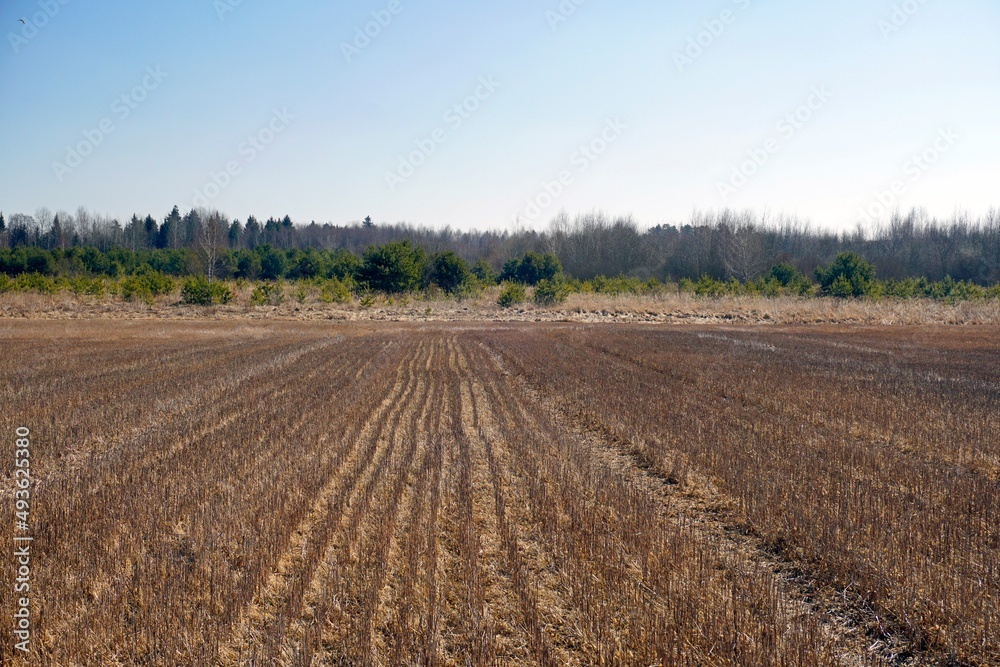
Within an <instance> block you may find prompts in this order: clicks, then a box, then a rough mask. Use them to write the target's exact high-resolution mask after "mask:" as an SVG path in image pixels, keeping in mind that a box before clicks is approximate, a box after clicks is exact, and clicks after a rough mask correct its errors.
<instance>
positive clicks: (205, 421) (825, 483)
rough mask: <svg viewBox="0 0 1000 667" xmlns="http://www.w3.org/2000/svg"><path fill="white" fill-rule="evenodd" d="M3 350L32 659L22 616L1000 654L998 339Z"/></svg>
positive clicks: (154, 628) (171, 339)
mask: <svg viewBox="0 0 1000 667" xmlns="http://www.w3.org/2000/svg"><path fill="white" fill-rule="evenodd" d="M0 344H2V345H3V349H4V358H5V363H4V364H3V365H2V367H0V376H2V379H3V383H2V385H0V401H2V404H3V406H4V409H3V412H2V415H0V432H2V433H4V434H5V436H4V437H5V439H6V440H7V441H9V442H10V443H12V442H13V439H14V432H15V429H16V428H17V427H19V426H26V427H28V428H30V430H31V440H32V445H31V446H32V464H31V465H32V468H31V469H32V474H33V476H34V479H35V485H34V487H33V488H32V510H31V517H30V525H31V529H32V534H33V537H34V542H33V545H32V549H33V560H32V571H31V577H32V579H31V591H32V593H31V594H32V614H33V626H32V627H33V632H34V635H33V640H32V645H31V646H32V654H31V656H30V658H29V659H24V658H23V657H22V656H19V655H15V651H13V649H12V646H13V644H14V641H15V640H14V638H13V636H12V627H11V624H10V623H9V622H2V623H0V656H2V659H3V662H4V663H10V664H39V665H219V666H231V667H236V666H243V665H287V666H299V665H402V664H421V665H442V666H445V665H456V666H457V665H789V666H791V665H817V666H818V665H824V666H826V665H830V666H833V665H845V666H847V665H935V664H952V665H987V664H1000V329H998V328H997V327H995V326H990V325H984V326H975V327H926V326H925V327H903V326H897V327H846V326H828V327H819V326H814V327H791V326H787V327H785V326H768V327H750V326H744V327H725V326H719V325H705V326H696V325H692V326H685V327H673V328H668V327H663V326H648V325H647V326H640V325H602V324H581V323H563V324H560V323H537V324H531V323H514V322H508V323H491V324H485V323H475V322H465V323H458V322H454V323H423V324H421V323H411V324H404V323H372V322H356V323H351V324H335V323H312V322H279V321H270V322H249V321H241V320H237V319H232V320H225V321H221V322H210V321H167V320H121V321H93V320H79V321H77V320H72V321H61V322H54V321H41V320H25V321H11V320H4V321H0ZM8 449H9V448H8ZM2 470H3V472H2V476H0V502H2V506H3V507H4V508H5V509H4V510H3V511H4V513H5V514H7V515H8V516H10V512H8V510H7V509H6V508H9V507H12V506H13V495H14V477H13V475H12V472H11V467H10V466H9V465H8V464H4V466H3V469H2ZM13 532H14V525H13V523H12V522H11V521H9V520H8V521H4V522H0V541H2V543H3V544H4V545H9V544H12V538H13ZM4 553H5V554H6V553H8V551H7V549H6V547H5V549H4ZM6 560H7V561H8V562H5V563H4V566H3V568H2V570H0V571H2V572H3V574H2V576H0V590H2V591H3V593H2V594H0V601H2V605H0V606H2V616H3V617H4V618H6V619H10V618H11V617H12V614H13V610H14V604H15V603H14V600H13V594H12V593H10V592H9V591H12V590H13V585H14V582H13V572H14V570H13V568H12V567H11V566H10V563H12V562H13V558H12V557H10V556H6Z"/></svg>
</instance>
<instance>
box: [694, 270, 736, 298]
mask: <svg viewBox="0 0 1000 667" xmlns="http://www.w3.org/2000/svg"><path fill="white" fill-rule="evenodd" d="M728 291H729V290H728V287H727V286H726V283H724V282H722V281H721V280H716V279H715V278H713V277H712V276H709V275H703V276H702V277H701V278H699V279H698V282H697V283H694V293H695V294H697V295H698V296H723V295H725V294H726V293H727V292H728Z"/></svg>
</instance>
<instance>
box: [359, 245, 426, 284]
mask: <svg viewBox="0 0 1000 667" xmlns="http://www.w3.org/2000/svg"><path fill="white" fill-rule="evenodd" d="M426 262H427V257H426V255H425V254H424V251H423V249H421V248H418V247H415V246H413V245H412V244H411V243H410V242H409V241H390V242H389V243H386V244H385V245H380V246H371V247H369V248H368V249H367V250H365V257H364V264H363V265H362V267H361V271H360V274H359V275H360V278H361V282H363V283H364V284H365V285H367V286H368V289H370V290H372V291H375V292H382V293H384V294H402V293H404V292H412V291H414V290H416V289H417V288H418V287H419V286H420V278H421V277H422V276H423V274H424V265H425V264H426Z"/></svg>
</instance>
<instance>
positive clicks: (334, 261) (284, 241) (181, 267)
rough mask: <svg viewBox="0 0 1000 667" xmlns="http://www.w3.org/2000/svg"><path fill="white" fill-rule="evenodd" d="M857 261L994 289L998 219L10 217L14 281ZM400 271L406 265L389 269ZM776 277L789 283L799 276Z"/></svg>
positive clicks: (999, 267)
mask: <svg viewBox="0 0 1000 667" xmlns="http://www.w3.org/2000/svg"><path fill="white" fill-rule="evenodd" d="M846 253H851V254H852V255H854V256H857V257H858V258H859V259H860V260H863V262H864V263H866V264H868V265H870V266H871V267H872V271H873V272H872V273H871V275H870V276H868V278H870V279H874V278H875V277H876V276H877V277H878V279H880V280H882V281H888V282H887V284H889V285H893V284H896V283H900V284H907V285H910V286H911V287H912V289H910V290H909V291H914V290H916V291H918V292H919V291H923V292H928V294H927V295H931V294H930V292H931V291H933V290H932V289H931V288H929V287H926V286H928V285H931V284H933V283H941V282H942V281H943V282H944V283H945V284H955V283H961V284H967V285H976V286H984V287H985V286H990V285H996V284H997V283H1000V212H998V211H996V210H991V211H989V212H988V213H987V214H985V215H983V216H979V217H972V216H969V215H966V214H956V215H954V216H953V217H952V218H950V219H946V220H941V219H937V218H932V217H930V216H928V215H927V214H926V212H923V211H921V210H913V211H910V212H909V213H907V214H901V213H897V214H895V215H893V216H892V217H891V219H890V220H889V221H887V222H885V223H884V224H880V225H876V226H870V227H863V226H858V227H856V228H855V229H853V230H852V231H849V232H842V233H839V234H838V233H835V232H833V231H830V230H824V229H820V228H816V227H814V226H811V225H810V224H808V223H807V222H802V221H800V220H797V219H795V218H789V217H776V218H775V217H771V216H769V215H768V214H766V213H755V212H753V211H745V212H734V211H722V212H717V213H704V214H701V213H696V214H693V215H692V217H691V219H690V220H688V221H687V222H686V223H684V224H681V225H674V224H661V225H657V226H654V227H651V228H648V229H643V228H642V227H641V226H640V225H639V224H638V223H637V222H636V221H635V220H634V219H633V218H631V217H627V216H626V217H612V216H609V215H607V214H604V213H600V212H592V213H588V214H582V215H578V216H576V217H575V218H570V217H569V216H568V215H567V214H565V213H561V214H560V215H559V216H557V217H556V218H555V219H554V220H552V222H551V223H550V224H549V225H548V227H547V228H546V229H544V230H536V229H520V228H516V229H511V230H504V231H476V230H455V229H451V228H448V227H445V228H442V229H435V228H431V227H426V226H415V225H411V224H406V223H394V224H390V223H375V222H373V221H372V218H371V217H366V218H365V219H364V220H363V221H360V222H354V223H349V224H344V225H334V224H330V223H325V224H318V223H316V222H309V223H307V224H303V223H299V222H296V221H293V220H292V219H291V218H290V217H289V216H287V215H285V216H283V217H280V218H279V217H270V218H268V219H267V220H266V221H264V222H261V221H259V220H258V219H257V218H256V217H254V216H250V217H249V218H247V219H246V220H245V221H241V220H238V219H229V218H228V217H227V216H226V215H225V214H223V213H220V212H218V211H207V210H194V209H192V210H191V211H189V212H187V213H186V214H182V213H181V211H180V209H179V208H178V207H176V206H175V207H173V209H172V210H171V211H170V212H169V213H168V214H167V215H166V216H164V217H163V218H162V219H157V218H154V217H153V216H152V215H146V216H143V217H141V216H139V215H133V216H132V218H131V219H130V220H129V221H127V222H126V223H125V224H124V225H123V224H122V223H121V222H120V221H118V220H116V219H109V218H107V217H102V216H99V215H94V214H91V213H90V212H88V211H87V210H86V209H83V208H80V209H78V210H77V212H76V213H75V214H69V213H65V212H60V213H57V214H52V213H51V212H50V211H49V210H48V209H40V210H38V211H36V212H35V214H34V215H27V214H21V213H16V214H13V215H11V216H10V217H9V218H5V217H4V216H3V214H2V213H0V272H2V273H5V274H6V275H8V276H10V277H15V276H18V275H20V274H40V275H42V276H67V277H72V276H78V275H85V276H109V277H117V276H124V275H135V274H141V273H148V272H150V271H153V272H156V273H162V274H163V275H166V276H174V277H186V276H207V277H208V279H209V280H212V279H214V278H220V279H240V278H242V279H249V280H259V279H264V280H278V279H292V280H294V279H303V278H306V279H308V278H338V279H341V280H348V281H349V282H355V283H364V282H365V281H366V280H367V286H368V287H370V288H372V289H375V290H378V291H385V292H393V291H410V290H413V289H419V288H422V287H426V286H427V284H429V283H431V282H435V283H437V284H438V285H439V286H441V287H442V288H443V289H444V290H445V291H452V290H451V289H450V287H453V286H454V285H449V284H448V283H447V280H454V279H456V278H455V277H454V276H452V277H451V278H446V279H445V281H444V284H442V282H441V281H435V280H434V278H433V275H432V274H433V272H434V271H435V265H436V264H437V265H440V264H441V261H442V258H445V260H444V261H445V263H446V264H447V263H449V262H450V263H452V264H453V266H451V267H450V268H451V269H452V270H453V271H457V272H458V273H457V276H458V278H457V279H458V280H460V281H461V280H464V278H465V276H472V275H474V276H475V277H476V278H477V279H478V280H479V281H480V282H482V283H495V282H496V280H497V279H498V278H500V279H502V280H517V281H518V282H523V283H527V284H534V283H535V282H537V280H538V279H541V278H551V277H553V275H554V274H560V275H563V276H565V277H567V278H570V279H575V280H576V281H591V282H593V281H595V280H597V281H599V282H600V281H602V280H603V279H605V278H607V277H621V278H627V279H633V280H634V281H649V280H653V281H663V282H682V281H692V282H693V281H699V280H700V281H710V284H714V283H721V282H725V281H728V282H730V283H733V284H735V283H739V284H747V283H750V282H752V281H761V280H766V279H767V278H769V277H775V274H774V271H775V267H784V268H782V269H779V271H794V272H796V273H797V274H801V275H803V276H806V277H808V278H809V279H810V280H813V279H815V280H816V282H817V283H819V286H820V287H822V288H824V291H829V290H827V289H826V288H827V287H829V285H828V284H826V283H824V280H823V277H822V276H823V273H822V272H823V271H829V267H830V266H831V263H832V262H834V261H835V260H837V258H838V257H841V256H844V255H845V254H846ZM535 257H538V258H539V260H538V261H541V262H550V267H549V268H548V269H539V270H540V271H542V273H541V274H539V275H538V276H537V277H535V278H534V279H532V278H530V277H529V279H527V280H525V279H523V278H522V277H519V276H518V275H517V270H518V267H519V266H520V264H523V263H524V261H525V259H526V258H529V259H530V258H535ZM373 258H374V259H375V260H379V261H381V262H382V263H383V264H384V265H385V266H384V267H383V269H384V271H388V272H389V273H393V271H395V272H397V273H398V272H399V271H400V270H401V271H402V272H403V273H405V274H407V275H406V276H404V277H402V278H399V277H398V276H397V277H396V278H393V277H392V276H386V275H382V276H380V277H376V276H372V275H371V274H370V273H369V275H368V276H367V277H366V275H365V274H364V272H365V270H366V266H369V268H370V265H371V263H372V261H373ZM553 258H554V260H556V261H555V263H554V264H552V262H553ZM399 262H402V263H403V266H402V267H400V266H389V265H393V264H398V263H399ZM512 262H513V264H512ZM556 265H557V266H556ZM553 267H555V268H553ZM438 268H441V267H440V266H438ZM444 268H445V269H448V268H449V267H448V266H445V267H444ZM384 271H383V272H384ZM532 271H534V269H532ZM529 274H531V275H534V274H533V273H531V271H529ZM777 277H778V278H779V279H780V282H781V283H782V285H783V286H785V287H787V286H788V284H789V280H790V278H789V276H787V275H785V277H784V278H782V277H781V276H780V275H779V276H777ZM834 278H835V277H834ZM379 280H381V281H382V282H381V283H380V282H379ZM387 281H388V282H387ZM393 281H395V282H393ZM400 281H401V282H400ZM829 282H831V283H832V279H831V281H829ZM915 285H916V286H917V287H913V286H915ZM921 285H923V286H924V287H920V286H921ZM709 291H711V290H709ZM803 291H804V290H803ZM853 291H854V292H857V290H853ZM883 292H888V293H892V289H888V290H883ZM854 295H855V296H857V295H859V294H854ZM918 295H919V294H918ZM904 296H905V295H904Z"/></svg>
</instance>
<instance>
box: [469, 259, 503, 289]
mask: <svg viewBox="0 0 1000 667" xmlns="http://www.w3.org/2000/svg"><path fill="white" fill-rule="evenodd" d="M471 273H472V275H473V276H475V278H476V280H477V281H479V284H480V285H496V284H497V274H496V271H494V270H493V267H492V266H490V265H489V264H487V263H486V261H485V260H482V259H481V260H479V261H478V262H476V263H475V265H473V267H472V269H471Z"/></svg>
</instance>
